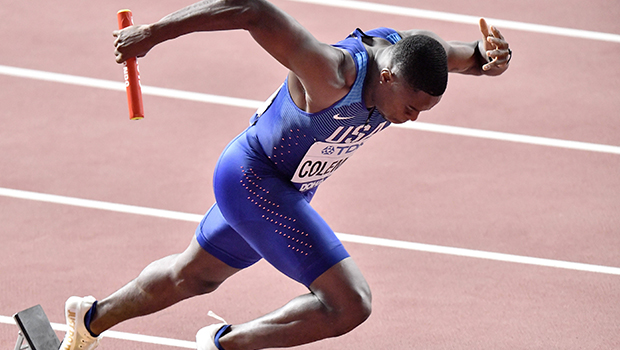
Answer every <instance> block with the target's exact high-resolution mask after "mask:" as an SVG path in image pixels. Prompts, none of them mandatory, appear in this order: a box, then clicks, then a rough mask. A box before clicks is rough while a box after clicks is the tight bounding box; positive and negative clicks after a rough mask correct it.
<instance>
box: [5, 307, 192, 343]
mask: <svg viewBox="0 0 620 350" xmlns="http://www.w3.org/2000/svg"><path fill="white" fill-rule="evenodd" d="M0 323H4V324H10V325H15V320H13V317H9V316H2V315H0ZM50 323H51V322H50ZM51 325H52V329H54V330H56V331H61V332H66V331H67V325H64V324H60V323H51ZM15 334H16V335H17V328H16V329H15ZM101 336H102V337H103V338H115V339H122V340H130V341H135V342H140V343H149V344H157V345H166V346H174V347H177V348H187V349H196V342H192V341H187V340H180V339H171V338H163V337H155V336H152V335H143V334H134V333H126V332H117V331H105V332H103V334H102V335H101Z"/></svg>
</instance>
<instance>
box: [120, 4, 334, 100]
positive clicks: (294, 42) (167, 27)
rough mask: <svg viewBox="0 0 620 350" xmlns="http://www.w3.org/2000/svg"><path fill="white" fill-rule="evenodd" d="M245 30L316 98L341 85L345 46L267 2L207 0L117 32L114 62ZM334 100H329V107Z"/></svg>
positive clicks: (307, 92) (331, 91) (326, 94)
mask: <svg viewBox="0 0 620 350" xmlns="http://www.w3.org/2000/svg"><path fill="white" fill-rule="evenodd" d="M232 29H244V30H247V31H248V32H249V33H250V34H251V35H252V37H253V38H254V40H256V42H258V44H260V45H261V46H262V47H263V48H264V49H265V50H266V51H267V52H268V53H269V54H270V55H272V56H273V57H274V58H275V59H277V60H278V61H279V62H280V63H282V64H283V65H284V66H285V67H287V68H288V69H290V70H291V71H292V72H293V73H294V74H295V75H296V77H298V78H299V79H300V81H301V82H302V84H303V88H304V89H305V91H304V92H305V93H306V94H308V95H311V96H312V98H313V99H315V100H316V99H318V100H321V98H323V97H325V98H328V99H331V98H333V95H334V90H338V89H342V88H343V87H344V86H345V84H346V82H345V77H344V76H343V73H342V72H343V69H342V67H343V62H344V61H345V60H346V56H345V53H344V52H343V51H342V50H339V49H335V48H333V47H332V46H330V45H327V44H324V43H321V42H319V41H318V40H317V39H316V38H314V36H312V34H310V32H308V31H307V30H306V29H305V28H303V27H302V26H301V25H300V24H299V23H298V22H297V21H296V20H295V19H293V18H292V17H291V16H289V15H288V14H286V13H284V12H283V11H281V10H280V9H278V8H277V7H275V6H274V5H273V4H271V3H269V2H268V1H267V0H203V1H200V2H197V3H195V4H193V5H190V6H188V7H185V8H183V9H181V10H178V11H176V12H174V13H171V14H170V15H168V16H166V17H164V18H162V19H161V20H159V21H158V22H155V23H152V24H148V25H137V26H133V27H128V28H126V29H123V30H118V31H114V33H113V34H114V36H115V37H116V41H115V47H116V61H117V62H119V63H121V62H123V61H125V60H127V59H128V58H130V57H134V56H137V57H141V56H144V55H146V54H147V52H148V51H149V50H150V49H151V48H153V47H154V46H155V45H158V44H160V43H162V42H164V41H166V40H170V39H174V38H176V37H179V36H181V35H185V34H189V33H193V32H200V31H219V30H232ZM332 102H334V101H331V102H330V103H328V104H327V105H330V104H331V103H332Z"/></svg>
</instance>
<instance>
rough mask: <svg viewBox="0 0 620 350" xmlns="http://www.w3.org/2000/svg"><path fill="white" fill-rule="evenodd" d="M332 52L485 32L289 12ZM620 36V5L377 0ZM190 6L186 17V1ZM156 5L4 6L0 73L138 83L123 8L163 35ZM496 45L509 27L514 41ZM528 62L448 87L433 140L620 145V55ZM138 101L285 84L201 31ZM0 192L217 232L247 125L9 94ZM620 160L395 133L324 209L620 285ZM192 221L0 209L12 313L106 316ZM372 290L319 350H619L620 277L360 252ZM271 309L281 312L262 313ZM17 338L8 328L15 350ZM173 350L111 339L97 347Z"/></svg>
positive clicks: (187, 107)
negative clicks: (77, 298)
mask: <svg viewBox="0 0 620 350" xmlns="http://www.w3.org/2000/svg"><path fill="white" fill-rule="evenodd" d="M274 2H275V3H276V4H277V5H278V6H281V7H282V8H283V9H285V11H287V12H289V13H290V14H292V15H293V16H294V17H296V18H297V19H298V20H299V21H300V22H301V23H302V24H303V25H304V26H306V27H307V28H308V29H309V30H310V31H312V32H313V33H315V35H316V36H317V37H318V38H319V39H321V40H323V41H326V42H334V41H337V40H339V39H340V38H342V37H343V36H344V35H346V34H347V33H349V32H350V31H351V30H352V29H354V28H355V27H361V28H365V29H369V28H373V27H376V26H381V25H383V26H392V27H395V28H398V29H407V28H427V29H431V30H433V31H435V32H437V33H439V34H440V35H441V36H442V37H444V38H446V39H448V40H452V39H455V40H475V39H477V38H478V32H477V28H476V26H472V25H464V24H455V23H450V22H440V21H431V20H420V19H415V18H410V17H402V16H393V15H391V16H390V15H381V14H373V13H369V12H362V11H350V10H344V9H338V8H329V7H322V6H318V5H309V4H300V3H294V2H288V1H284V0H278V1H274ZM377 2H383V3H389V4H393V5H400V6H410V7H416V8H424V9H430V10H437V11H447V12H453V13H461V14H469V15H475V16H488V17H492V18H501V19H507V20H513V21H522V22H530V23H539V24H547V25H554V26H561V27H572V28H578V29H584V30H593V31H601V32H607V33H616V34H617V33H620V22H619V21H618V20H617V18H618V17H619V15H620V5H619V4H617V3H613V2H609V1H604V0H598V1H588V2H581V1H576V0H571V1H566V2H563V5H562V8H561V9H558V8H557V6H556V5H557V4H556V3H555V2H551V1H538V0H537V1H506V2H502V4H501V5H498V6H497V7H490V5H489V3H488V2H477V3H474V4H472V3H469V2H458V1H454V0H443V1H433V2H430V1H419V2H415V4H412V2H409V1H404V0H383V1H377ZM185 3H188V2H187V1H186V2H185ZM182 5H183V4H180V3H178V2H176V3H174V2H170V3H164V4H159V3H154V2H152V1H127V0H126V1H106V2H85V1H76V0H73V1H69V0H63V1H54V2H48V1H10V2H5V3H4V4H2V6H1V7H0V15H1V16H0V17H1V18H3V20H2V21H1V22H0V29H1V32H2V33H3V34H4V35H3V50H0V65H6V66H15V67H22V68H30V69H36V70H43V71H50V72H56V73H65V74H72V75H78V76H86V77H93V78H100V79H107V80H115V81H121V80H122V73H121V68H120V66H118V65H116V64H115V63H114V59H113V49H112V41H113V39H112V37H111V31H112V30H113V29H114V28H115V27H116V18H115V14H116V11H117V10H119V9H122V8H130V9H132V10H133V11H134V18H135V20H136V22H138V23H140V22H151V21H155V20H157V19H159V18H160V17H162V16H164V15H165V14H167V13H169V12H170V11H173V10H175V9H176V8H178V7H180V6H182ZM501 29H502V28H500V30H501ZM502 32H503V34H504V35H505V36H506V37H507V39H508V40H509V42H510V44H511V47H512V49H513V51H514V59H513V61H512V66H511V68H510V70H509V71H508V72H507V73H506V74H505V75H503V76H501V77H499V78H486V77H462V76H451V81H450V86H449V89H448V93H447V94H446V96H444V99H443V101H442V103H441V104H440V105H439V106H437V107H436V108H435V109H434V110H433V111H432V112H428V113H424V114H423V115H422V116H421V118H420V121H423V122H432V123H438V124H446V125H456V126H464V127H468V128H476V129H484V130H494V131H503V132H510V133H516V134H526V135H536V136H544V137H550V138H558V139H566V140H575V141H583V142H593V143H601V144H609V145H615V146H620V136H619V135H620V118H618V117H619V114H618V111H619V110H620V98H619V96H620V71H619V70H618V69H617V67H618V62H620V44H619V43H610V42H604V41H594V40H586V39H575V38H568V37H563V36H554V35H548V34H541V33H530V32H524V31H518V30H502ZM140 68H141V72H142V83H143V85H150V86H159V87H168V88H175V89H181V90H187V91H196V92H203V93H210V94H216V95H223V96H233V97H242V98H247V99H253V100H262V99H265V98H266V97H267V96H269V95H270V94H271V92H272V91H273V90H274V89H275V88H277V86H279V84H280V83H281V81H282V79H283V77H284V73H285V71H284V69H283V68H281V67H280V66H279V65H278V64H277V63H276V62H275V61H274V60H273V59H271V58H270V57H269V56H268V55H267V54H265V53H264V52H263V51H262V50H261V49H260V48H259V47H258V45H256V44H255V43H254V42H253V41H252V40H251V38H250V37H249V35H247V34H246V33H243V32H229V33H217V34H215V33H212V34H196V35H192V36H188V37H184V38H181V39H178V40H176V41H173V42H169V43H166V44H164V45H162V46H160V47H157V48H155V49H154V50H153V51H152V52H151V53H150V54H149V55H148V56H147V57H146V58H144V59H142V60H141V61H140ZM0 86H2V87H1V89H2V90H1V92H0V121H1V122H0V187H2V188H11V189H20V190H26V191H34V192H40V193H49V194H58V195H63V196H69V197H77V198H87V199H95V200H101V201H108V202H114V203H122V204H132V205H137V206H144V207H152V208H161V209H168V210H174V211H180V212H188V213H202V212H204V211H206V210H207V209H208V208H209V206H210V205H211V204H212V201H213V194H212V190H211V174H212V170H213V166H214V164H215V161H216V159H217V157H218V156H219V153H220V151H221V150H222V149H223V147H224V146H225V145H226V143H227V142H228V141H229V140H230V139H231V138H232V137H233V136H235V135H236V134H237V133H238V132H240V131H241V130H242V129H243V128H244V127H245V126H246V125H247V120H248V118H249V117H250V115H251V113H252V111H251V110H248V109H244V108H234V107H226V106H221V105H213V104H204V103H198V102H187V101H181V100H175V99H169V98H161V97H152V96H145V97H144V102H145V110H146V118H145V119H144V120H143V121H139V122H130V121H129V120H128V117H127V110H126V108H127V107H126V100H125V95H124V93H122V92H115V91H107V90H101V89H95V88H85V87H77V86H72V85H65V84H58V83H52V82H42V81H38V80H30V79H24V78H15V77H9V76H4V75H0ZM619 173H620V156H619V155H617V154H616V155H614V154H606V153H593V152H586V151H576V150H567V149H561V148H549V147H544V146H534V145H525V144H517V143H510V142H503V141H490V140H485V139H475V138H468V137H462V136H450V135H445V134H435V133H428V132H421V131H412V130H404V129H396V128H392V129H389V130H388V131H385V132H383V133H381V134H379V135H377V136H376V137H375V138H374V139H373V141H372V142H370V144H369V145H367V146H366V147H365V149H364V150H363V151H361V152H360V153H358V155H357V156H356V157H355V158H353V159H352V160H350V163H348V165H347V166H346V167H343V168H342V169H341V170H340V171H339V172H338V174H337V175H335V176H334V177H333V178H332V179H330V181H328V182H327V183H325V184H324V185H322V187H321V190H320V191H319V192H318V194H317V197H316V198H315V201H314V204H315V207H316V208H317V210H319V212H321V213H322V214H323V215H324V217H325V218H326V219H327V221H328V222H330V223H331V224H332V227H333V228H334V229H335V230H336V231H338V232H345V233H350V234H357V235H364V236H374V237H383V238H389V239H398V240H406V241H413V242H422V243H429V244H437V245H444V246H450V247H461V248H469V249H478V250H483V251H492V252H500V253H508V254H516V255H523V256H532V257H540V258H547V259H556V260H565V261H573V262H582V263H588V264H596V265H605V266H615V267H618V266H620V176H618V174H619ZM195 226H196V225H195V224H193V223H187V222H182V221H175V220H169V219H159V218H149V217H144V216H135V215H130V214H121V213H113V212H108V211H102V210H96V209H85V208H78V207H71V206H64V205H59V204H50V203H43V202H38V201H32V200H23V199H14V198H8V197H2V196H0V228H1V229H0V235H1V239H2V244H1V246H0V256H2V259H1V260H0V271H2V272H1V275H0V291H1V296H0V315H3V316H11V315H12V314H13V313H15V312H17V311H20V310H22V309H24V308H27V307H29V306H32V305H34V304H38V303H40V304H42V306H43V308H44V309H45V310H46V311H47V313H48V316H49V318H50V320H51V321H52V322H58V323H63V322H64V320H63V305H64V301H65V300H66V299H67V297H69V296H71V295H89V294H93V295H95V296H96V297H98V298H103V297H105V296H106V295H108V294H109V293H111V292H113V291H114V290H116V289H117V288H118V287H120V286H121V285H123V284H124V283H126V282H128V281H129V280H130V279H131V278H133V277H135V276H136V275H137V273H139V272H140V271H141V269H142V268H143V267H144V266H146V265H147V264H148V263H149V262H151V261H152V260H155V259H157V258H160V257H162V256H165V255H168V254H171V253H176V252H179V251H181V250H182V249H184V248H185V246H186V245H187V243H188V242H189V240H190V238H191V237H192V235H193V232H194V229H195ZM346 246H347V248H348V249H349V251H350V252H351V254H352V255H353V257H354V258H355V260H356V261H357V262H358V264H359V265H360V266H361V268H362V270H363V271H364V273H365V275H366V277H367V279H368V281H369V283H370V285H371V287H372V289H373V293H374V312H373V315H372V316H371V318H370V319H369V320H368V321H367V322H366V323H365V324H363V325H362V326H361V327H359V328H358V329H357V330H355V331H354V332H353V333H351V334H349V335H346V336H344V337H341V338H338V339H334V340H327V341H323V342H319V343H316V344H311V345H307V346H305V347H303V348H304V349H324V348H337V349H352V350H353V349H355V350H359V349H413V348H415V349H550V348H551V349H617V348H620V303H619V302H618V301H619V300H620V276H617V275H609V274H601V273H592V272H579V271H572V270H563V269H555V268H548V267H538V266H530V265H521V264H514V263H501V262H496V261H489V260H481V259H473V258H464V257H456V256H449V255H438V254H431V253H421V252H415V251H409V250H402V249H395V248H382V247H376V246H368V245H360V244H354V243H347V244H346ZM303 292H305V291H304V289H303V288H302V287H300V286H298V285H296V284H295V283H293V282H290V281H288V280H287V279H286V278H285V277H283V276H280V275H279V274H278V273H277V272H276V271H275V270H274V269H272V268H271V267H270V266H268V265H267V264H265V263H260V264H258V265H257V266H255V267H253V268H251V269H250V270H248V271H244V272H242V273H240V274H239V275H237V276H235V277H233V278H232V279H231V280H230V281H229V282H227V283H226V284H225V285H224V286H223V287H222V288H221V289H220V290H219V291H218V292H216V293H215V294H213V295H210V296H206V297H201V298H196V299H193V300H190V301H186V302H183V303H181V304H179V305H177V306H175V307H173V308H170V309H169V310H166V311H164V312H162V313H160V314H157V315H156V316H148V317H145V318H141V319H138V320H134V321H131V322H127V323H125V324H122V325H120V326H118V327H117V328H115V330H119V331H126V332H131V333H142V334H149V335H158V336H162V337H170V338H176V339H185V340H193V339H194V335H195V332H196V330H197V329H199V328H200V327H202V326H203V325H205V324H208V323H210V322H211V319H209V318H208V317H207V316H206V313H207V311H208V310H213V311H215V312H216V313H217V314H220V315H221V316H223V317H225V318H226V319H227V321H229V322H233V323H239V322H243V321H246V320H248V319H250V318H253V317H256V316H258V315H261V314H262V313H265V312H267V311H270V310H272V309H274V308H276V307H279V306H281V305H282V304H284V303H286V302H287V301H288V300H289V299H290V298H292V297H294V296H296V295H297V294H300V293H303ZM266 296H268V297H266ZM16 332H17V330H16V327H15V326H11V325H7V324H0V348H2V349H8V348H12V347H13V346H14V342H15V339H16ZM128 347H131V348H133V349H143V348H144V349H155V348H162V349H164V348H166V349H170V348H169V347H164V346H155V345H149V344H143V343H130V342H127V341H120V340H115V339H107V340H106V341H105V342H104V343H103V345H102V348H103V349H113V348H117V349H118V348H128Z"/></svg>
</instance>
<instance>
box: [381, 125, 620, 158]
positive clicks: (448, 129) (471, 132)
mask: <svg viewBox="0 0 620 350" xmlns="http://www.w3.org/2000/svg"><path fill="white" fill-rule="evenodd" d="M393 126H395V127H400V128H405V129H413V130H422V131H430V132H437V133H442V134H451V135H459V136H469V137H477V138H483V139H488V140H497V141H510V142H517V143H527V144H530V145H538V146H549V147H558V148H566V149H574V150H579V151H591V152H601V153H611V154H620V147H618V146H611V145H602V144H596V143H588V142H579V141H570V140H560V139H552V138H547V137H539V136H529V135H519V134H511V133H506V132H499V131H488V130H480V129H470V128H463V127H458V126H450V125H439V124H431V123H423V122H407V123H404V124H399V125H393Z"/></svg>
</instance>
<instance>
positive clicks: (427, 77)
mask: <svg viewBox="0 0 620 350" xmlns="http://www.w3.org/2000/svg"><path fill="white" fill-rule="evenodd" d="M392 65H393V67H394V68H395V69H396V70H397V71H398V72H400V73H401V74H402V75H403V77H404V79H405V81H407V82H408V83H409V85H410V86H411V87H412V88H414V89H415V90H421V91H424V92H426V93H427V94H429V95H431V96H441V95H443V93H444V92H445V91H446V86H447V84H448V57H447V56H446V50H445V49H444V47H443V46H442V45H441V44H440V43H439V42H438V41H437V40H435V39H433V38H431V37H430V36H427V35H421V34H419V35H413V36H409V37H406V38H404V39H402V40H400V41H399V42H398V43H396V44H395V45H394V48H393V51H392Z"/></svg>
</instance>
